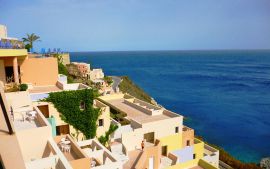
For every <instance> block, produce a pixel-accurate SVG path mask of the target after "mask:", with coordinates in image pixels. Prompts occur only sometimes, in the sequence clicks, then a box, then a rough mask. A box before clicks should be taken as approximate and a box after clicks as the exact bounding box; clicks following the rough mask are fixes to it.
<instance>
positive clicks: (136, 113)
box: [107, 98, 171, 124]
mask: <svg viewBox="0 0 270 169" xmlns="http://www.w3.org/2000/svg"><path fill="white" fill-rule="evenodd" d="M107 102H108V103H109V104H110V105H111V106H112V107H114V108H115V109H117V110H119V111H122V112H125V113H126V114H127V118H128V119H133V120H135V121H137V122H139V123H141V124H143V123H148V122H153V121H159V120H164V119H169V118H171V117H170V116H168V115H165V114H159V115H149V114H146V113H145V112H143V111H141V110H139V109H136V108H134V107H131V106H130V105H128V104H126V103H124V98H121V99H114V100H107Z"/></svg>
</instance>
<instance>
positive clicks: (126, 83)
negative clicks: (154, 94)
mask: <svg viewBox="0 0 270 169" xmlns="http://www.w3.org/2000/svg"><path fill="white" fill-rule="evenodd" d="M119 89H120V91H122V92H123V93H128V94H130V95H132V96H134V97H136V98H138V99H140V100H143V101H145V102H148V103H151V104H152V102H151V101H152V98H151V97H150V96H149V95H148V94H147V93H146V92H145V91H143V89H141V88H140V87H139V86H137V85H136V84H135V83H133V82H132V80H131V79H130V78H129V77H128V76H123V77H122V81H121V83H120V85H119Z"/></svg>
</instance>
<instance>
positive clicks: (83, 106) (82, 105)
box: [80, 101, 85, 110]
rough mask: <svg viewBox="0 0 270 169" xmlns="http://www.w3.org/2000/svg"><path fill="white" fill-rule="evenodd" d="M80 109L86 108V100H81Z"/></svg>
mask: <svg viewBox="0 0 270 169" xmlns="http://www.w3.org/2000/svg"><path fill="white" fill-rule="evenodd" d="M80 109H81V110H84V109H85V102H84V101H81V102H80Z"/></svg>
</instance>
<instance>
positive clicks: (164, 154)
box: [162, 146, 167, 156]
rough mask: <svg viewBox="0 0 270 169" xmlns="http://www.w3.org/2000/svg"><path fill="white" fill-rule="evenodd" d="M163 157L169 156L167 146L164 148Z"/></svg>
mask: <svg viewBox="0 0 270 169" xmlns="http://www.w3.org/2000/svg"><path fill="white" fill-rule="evenodd" d="M162 155H163V156H167V146H162Z"/></svg>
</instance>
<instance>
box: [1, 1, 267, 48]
mask: <svg viewBox="0 0 270 169" xmlns="http://www.w3.org/2000/svg"><path fill="white" fill-rule="evenodd" d="M0 24H5V25H7V26H8V34H9V36H11V37H18V38H21V37H24V36H25V34H26V33H32V32H33V33H36V34H37V35H39V36H40V37H41V40H42V41H41V42H38V43H36V45H35V48H36V50H39V49H40V48H41V47H44V48H61V49H63V50H68V51H111V50H192V49H262V48H263V49H270V0H0Z"/></svg>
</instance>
